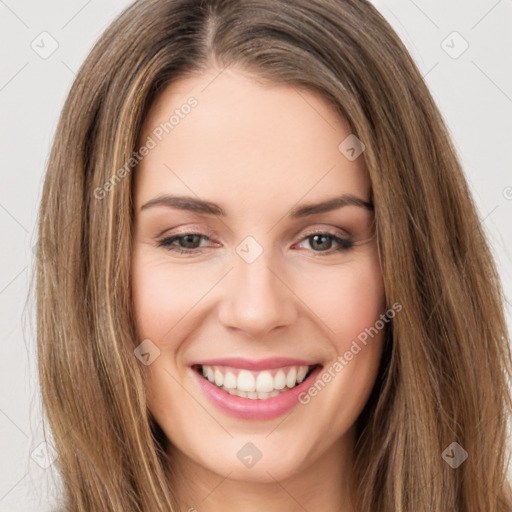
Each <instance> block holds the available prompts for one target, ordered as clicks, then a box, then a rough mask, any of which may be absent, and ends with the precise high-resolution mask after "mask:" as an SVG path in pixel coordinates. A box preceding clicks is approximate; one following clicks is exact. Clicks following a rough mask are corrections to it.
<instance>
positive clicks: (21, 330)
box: [0, 0, 512, 512]
mask: <svg viewBox="0 0 512 512" xmlns="http://www.w3.org/2000/svg"><path fill="white" fill-rule="evenodd" d="M128 4H129V2H128V1H126V0H104V1H101V2H100V1H99V0H89V1H85V0H72V1H64V0H51V1H46V2H36V1H35V0H28V1H27V0H0V43H1V46H2V49H3V52H2V66H1V67H0V108H1V110H0V112H1V113H2V115H1V118H0V130H1V132H0V159H1V163H0V173H1V182H0V183H1V186H0V226H1V244H2V245H1V250H0V256H1V258H2V259H1V267H0V268H1V274H0V318H1V323H0V390H1V395H0V461H1V467H0V512H6V511H9V512H17V511H23V512H30V511H46V510H50V505H51V503H52V498H51V495H52V492H53V487H52V485H53V482H54V478H56V476H55V472H54V471H53V468H54V466H51V465H50V466H49V467H48V468H46V469H45V468H44V467H41V466H44V465H45V463H46V464H47V463H49V462H50V461H51V455H52V454H51V451H50V452H48V451H47V452H45V451H44V446H43V447H40V443H41V442H42V441H43V437H42V429H41V408H40V396H39V393H38V389H37V378H36V365H35V336H34V323H35V322H34V319H35V315H34V301H33V289H32V288H31V286H32V285H33V270H32V269H33V264H34V252H33V246H34V243H35V240H36V233H35V226H36V221H37V207H38V203H39V200H40V193H41V185H42V177H43V172H44V168H45V165H46V162H47V158H48V153H49V148H50V143H51V140H52V136H53V134H54V131H55V128H56V124H57V119H58V116H59V113H60V109H61V107H62V105H63V102H64V99H65V96H66V94H67V91H68V90H69V87H70V85H71V83H72V81H73V79H74V76H75V73H76V71H77V70H78V68H79V66H80V64H81V63H82V61H83V60H84V58H85V56H86V55H87V53H88V52H89V50H90V49H91V47H92V45H93V43H94V42H95V41H96V40H97V38H98V37H99V35H100V34H101V32H102V31H103V30H104V29H105V28H106V26H107V25H108V24H109V23H110V22H111V21H112V20H113V19H114V18H115V16H116V15H117V14H118V13H119V12H121V10H123V9H124V8H125V7H126V6H127V5H128ZM375 5H376V6H377V7H378V9H379V10H380V11H381V12H382V14H383V15H384V16H385V17H386V18H387V19H388V21H389V22H390V23H391V24H392V26H393V27H394V28H395V30H396V31H397V32H398V34H399V35H400V37H401V38H402V40H403V41H404V42H405V44H406V46H407V48H408V49H409V51H410V52H411V54H412V55H413V57H414V58H415V60H416V62H417V63H418V66H419V68H420V70H421V72H422V74H423V75H424V77H425V80H426V82H427V84H428V85H429V87H430V90H431V92H432V94H433V96H434V98H435V100H436V101H437V103H438V105H439V107H440V110H441V112H442V114H443V116H444V118H445V120H446V122H447V124H448V127H449V129H450V131H451V134H452V136H453V139H454V141H455V144H456V147H457V149H458V152H459V156H460V158H461V161H462V163H463V165H464V168H465V170H466V173H467V177H468V180H469V183H470V185H471V188H472V191H473V193H474V196H475V199H476V201H477V204H478V208H479V212H480V218H481V222H482V223H483V225H484V227H485V229H486V230H487V232H488V234H489V237H490V241H491V244H492V247H493V250H494V253H495V255H496V258H497V262H498V265H499V269H500V272H501V275H502V279H503V283H504V286H505V291H506V294H507V297H508V299H509V301H510V298H511V297H512V273H511V265H510V264H511V251H510V248H511V246H512V244H511V241H512V223H511V221H510V219H511V214H512V173H511V171H510V169H511V159H512V155H511V151H510V145H511V143H512V136H511V135H512V117H511V112H512V72H511V66H510V64H511V59H510V53H511V52H510V49H511V48H512V41H511V39H512V30H511V27H510V20H511V14H512V1H511V0H498V1H496V0H493V1H483V0H479V1H478V0H471V1H465V2H455V1H451V2H450V1H446V0H445V1H442V0H435V1H427V0H414V1H413V0H401V1H398V0H385V1H380V0H375ZM454 31H455V32H458V34H459V35H457V34H453V32H454ZM42 32H48V34H50V35H49V36H48V35H41V33H42ZM53 40H55V41H56V43H57V44H58V48H57V49H56V50H55V51H54V53H53V54H51V55H50V56H47V55H44V52H49V51H50V50H51V49H52V44H53V45H55V44H56V43H55V42H54V41H53ZM443 41H444V42H443ZM464 41H466V43H465V42H464ZM466 44H468V45H469V46H468V48H467V50H466V51H464V53H462V54H460V55H459V53H460V52H461V50H462V49H463V48H464V46H465V45H466ZM31 45H33V46H34V47H35V48H36V49H37V51H36V50H35V49H33V48H32V46H31ZM38 52H39V53H38ZM41 54H43V55H42V56H43V57H47V58H42V56H41ZM450 54H451V55H450ZM454 57H456V58H454ZM510 311H511V310H510V308H509V306H508V305H507V319H508V321H509V326H510V325H511V312H510ZM469 456H470V457H471V454H469Z"/></svg>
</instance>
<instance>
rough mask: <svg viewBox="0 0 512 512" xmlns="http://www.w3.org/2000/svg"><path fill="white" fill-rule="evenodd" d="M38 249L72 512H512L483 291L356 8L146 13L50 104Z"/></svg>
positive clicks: (462, 212)
mask: <svg viewBox="0 0 512 512" xmlns="http://www.w3.org/2000/svg"><path fill="white" fill-rule="evenodd" d="M46 245H48V247H53V246H55V247H59V249H60V250H59V251H58V252H57V253H55V254H51V255H50V256H51V257H48V258H45V257H42V258H41V259H40V260H39V262H38V343H39V363H40V378H41V386H42V393H43V400H44V405H45V409H46V412H47V415H48V421H49V426H50V427H51V430H52V433H53V437H54V443H55V447H56V450H57V453H58V454H59V458H58V464H59V469H60V472H61V475H62V480H63V486H64V496H65V500H64V501H65V503H64V505H65V507H66V508H67V509H68V510H70V511H92V510H94V511H96V510H116V511H117V510H119V511H121V510H122V511H142V510H147V511H156V510H162V511H163V510H166V511H167V510H176V511H177V510H198V511H200V512H201V511H218V510H226V509H228V507H229V509H231V510H244V511H247V510H249V511H250V510H266V511H272V510H277V509H279V510H281V511H282V510H297V509H305V510H309V511H315V510H333V511H334V510H340V511H344V512H353V511H361V512H370V511H377V510H378V511H403V512H405V511H412V510H414V511H416V512H418V511H422V510H424V511H427V510H428V511H434V510H435V511H445V510H458V511H470V510H486V511H493V512H498V511H500V512H501V511H505V510H507V511H509V510H511V509H512V498H511V493H510V487H509V484H508V482H506V480H505V454H506V450H505V449H506V435H507V430H506V427H507V419H508V414H509V411H510V394H509V389H508V387H507V377H510V370H511V368H512V363H511V358H510V352H509V345H508V343H509V341H508V334H507V330H506V325H505V321H504V317H503V309H502V296H501V291H500V284H499V279H498V275H497V273H496V270H495V267H494V263H493V260H492V257H491V254H490V252H489V249H488V246H487V243H486V241H485V237H484V234H483V231H482V228H481V226H480V223H479V220H478V216H477V214H476V210H475V206H474V204H473V202H472V199H471V197H470V193H469V190H468V187H467V184H466V182H465V180H464V177H463V174H462V170H461V167H460V164H459V162H458V160H457V156H456V153H455V151H454V148H453V146H452V144H451V142H450V139H449V136H448V133H447V130H446V128H445V126H444V124H443V121H442V119H441V116H440V114H439V112H438V110H437V108H436V106H435V104H434V102H433V100H432V98H431V96H430V94H429V92H428V90H427V89H426V86H425V84H424V82H423V80H422V77H421V75H420V73H419V72H418V70H417V68H416V66H415V64H414V63H413V62H412V60H411V58H410V56H409V55H408V53H407V51H406V50H405V48H404V46H403V45H402V43H401V42H400V40H399V39H398V37H397V36H396V34H395V33H394V32H393V31H392V29H391V28H390V27H389V25H388V24H387V23H386V22H385V20H384V19H383V18H382V16H380V14H379V13H378V12H377V11H376V10H375V8H373V7H372V6H371V4H369V3H367V2H366V1H361V0H357V1H356V0H343V1H341V0H336V1H335V0H316V1H306V0H304V1H303V0H299V1H294V2H293V3H290V2H285V1H276V0H274V1H264V0H231V1H229V2H228V1H222V0H209V1H205V0H202V1H200V0H172V1H171V0H167V1H156V0H154V1H151V0H149V1H148V0H146V1H138V2H135V3H134V4H133V5H132V6H131V7H130V8H128V9H127V10H126V11H125V12H124V13H123V14H122V15H121V16H120V17H119V18H118V19H117V20H116V21H115V22H114V23H113V24H112V25H111V27H110V28H109V29H108V30H107V31H106V33H105V34H104V35H103V36H102V37H101V39H100V40H99V41H98V43H97V44H96V46H95V48H94V49H93V51H92V52H91V54H90V56H89V57H88V59H87V60H86V62H85V63H84V65H83V67H82V69H81V70H80V72H79V74H78V76H77V79H76V81H75V84H74V85H73V88H72V90H71V92H70V94H69V98H68V100H67V102H66V104H65V107H64V110H63V113H62V116H61V120H60V123H59V127H58V130H57V133H56V137H55V142H54V146H53V149H52V154H51V157H50V161H49V166H48V172H47V177H46V181H45V187H44V192H43V200H42V204H41V212H40V250H41V253H42V254H43V256H44V254H45V246H46Z"/></svg>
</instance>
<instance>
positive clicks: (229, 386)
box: [202, 365, 309, 400]
mask: <svg viewBox="0 0 512 512" xmlns="http://www.w3.org/2000/svg"><path fill="white" fill-rule="evenodd" d="M308 371H309V366H290V367H287V368H280V369H278V370H277V371H275V370H274V371H272V370H264V371H261V372H253V371H249V370H245V369H244V370H239V371H238V375H237V373H236V372H237V370H235V369H231V370H229V369H228V368H227V367H217V366H206V365H203V367H202V374H203V377H205V378H206V379H208V380H209V381H210V382H211V383H212V384H215V385H216V386H218V387H219V388H221V389H224V390H225V391H227V392H229V393H230V394H232V395H235V396H241V397H243V398H250V399H253V400H254V399H267V398H272V397H274V396H277V395H278V394H280V393H281V392H282V390H284V391H286V390H287V389H291V388H293V387H295V386H296V385H297V384H300V383H301V382H303V381H304V379H305V378H306V375H307V373H308Z"/></svg>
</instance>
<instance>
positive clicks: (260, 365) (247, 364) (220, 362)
mask: <svg viewBox="0 0 512 512" xmlns="http://www.w3.org/2000/svg"><path fill="white" fill-rule="evenodd" d="M317 364H319V363H318V362H316V361H305V360H303V359H292V358H289V357H269V358H267V359H259V360H257V361H254V360H250V359H245V358H243V357H230V358H222V359H208V360H205V361H195V362H193V363H191V366H194V365H201V366H231V367H232V368H240V369H245V370H255V371H256V370H271V369H273V368H282V367H285V366H315V365H317Z"/></svg>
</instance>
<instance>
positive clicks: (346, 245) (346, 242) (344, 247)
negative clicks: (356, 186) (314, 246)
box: [158, 231, 354, 257]
mask: <svg viewBox="0 0 512 512" xmlns="http://www.w3.org/2000/svg"><path fill="white" fill-rule="evenodd" d="M315 235H323V236H328V237H330V238H332V239H333V240H334V241H335V242H336V243H337V244H338V245H339V247H338V248H337V249H334V250H327V251H312V252H313V253H314V254H315V256H321V257H323V256H329V255H333V254H337V253H339V252H344V251H349V250H350V249H352V247H353V246H354V242H352V241H351V240H350V239H348V238H341V237H339V236H337V235H335V234H334V233H331V232H329V231H313V232H312V233H308V234H307V235H306V236H304V237H303V238H302V239H301V241H300V242H303V241H304V240H307V239H309V238H311V237H313V236H315ZM187 236H200V237H202V238H204V239H206V240H211V239H210V238H209V237H207V236H206V235H203V234H202V233H184V234H182V235H176V236H172V237H166V238H162V239H161V240H158V247H162V248H164V249H165V250H167V251H173V252H178V253H180V254H197V253H199V252H201V251H200V249H199V248H197V249H183V248H181V247H176V246H174V247H173V246H171V244H172V243H173V242H175V241H176V240H180V239H182V238H185V237H187Z"/></svg>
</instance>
